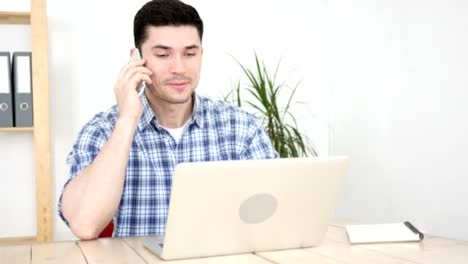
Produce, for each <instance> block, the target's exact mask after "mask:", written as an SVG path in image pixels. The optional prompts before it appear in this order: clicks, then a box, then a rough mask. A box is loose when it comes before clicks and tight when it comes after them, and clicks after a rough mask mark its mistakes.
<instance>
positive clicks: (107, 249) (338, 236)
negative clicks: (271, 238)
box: [0, 224, 468, 264]
mask: <svg viewBox="0 0 468 264" xmlns="http://www.w3.org/2000/svg"><path fill="white" fill-rule="evenodd" d="M23 263H28V264H46V263H47V264H52V263H54V264H55V263H57V264H61V263H67V264H74V263H79V264H81V263H88V264H98V263H99V264H102V263H109V264H120V263H131V264H140V263H142V264H146V263H177V264H214V263H219V264H238V263H239V264H268V263H288V264H308V263H327V264H330V263H359V264H362V263H372V264H374V263H378V264H404V263H424V264H432V263H444V264H445V263H449V264H457V263H460V264H461V263H463V264H467V263H468V242H467V241H456V240H450V239H444V238H439V237H433V236H432V237H431V236H426V238H425V239H424V241H423V242H421V243H392V244H372V245H370V244H369V245H349V243H348V240H347V237H346V232H345V229H344V227H343V225H341V224H334V225H330V226H329V229H328V233H327V236H326V239H325V240H324V242H323V244H322V245H321V246H320V247H315V248H305V249H293V250H282V251H273V252H261V253H256V254H243V255H232V256H224V257H212V258H200V259H189V260H178V261H162V260H161V259H159V258H158V257H156V256H155V255H153V254H152V253H151V252H149V251H148V250H146V249H145V248H144V247H143V245H142V244H141V241H140V239H139V238H137V237H132V238H123V239H122V238H119V239H117V238H113V239H109V238H107V239H99V240H93V241H77V242H57V243H46V244H32V245H16V246H0V264H23Z"/></svg>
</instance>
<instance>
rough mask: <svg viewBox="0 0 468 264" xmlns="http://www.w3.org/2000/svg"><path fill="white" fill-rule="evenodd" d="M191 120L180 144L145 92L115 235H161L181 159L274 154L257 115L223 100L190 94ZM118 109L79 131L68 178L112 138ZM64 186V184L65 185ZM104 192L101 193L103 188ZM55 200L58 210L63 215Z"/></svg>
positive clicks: (183, 160) (88, 161)
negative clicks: (158, 115) (173, 180)
mask: <svg viewBox="0 0 468 264" xmlns="http://www.w3.org/2000/svg"><path fill="white" fill-rule="evenodd" d="M194 98H195V103H194V109H193V114H192V117H191V119H190V120H189V121H188V125H187V126H186V127H185V129H184V132H183V134H182V138H181V139H180V142H179V143H178V144H176V142H175V141H174V139H173V138H172V137H171V135H170V134H169V133H168V132H167V131H166V130H165V129H164V128H163V127H161V125H160V124H159V123H158V120H157V119H156V116H155V115H154V113H153V111H152V110H151V108H150V106H149V103H148V101H147V99H146V97H145V96H142V103H143V114H142V117H141V119H140V121H139V123H138V125H137V129H136V132H135V135H134V138H133V143H132V146H131V149H130V153H129V159H128V164H127V172H126V177H125V183H124V190H123V193H122V198H121V200H120V204H119V207H118V209H117V212H116V214H115V216H114V225H115V228H114V236H118V237H121V236H143V235H161V234H164V230H165V227H166V220H167V213H168V208H169V198H170V194H171V183H172V174H173V172H174V167H175V165H176V164H178V163H182V162H199V161H216V160H240V159H270V158H276V157H277V153H276V152H275V151H274V149H273V147H272V145H271V142H270V139H269V138H268V136H267V135H266V133H265V132H264V130H263V128H262V127H261V126H260V125H259V124H258V122H257V120H256V118H255V117H254V116H253V115H251V114H249V113H247V112H245V111H243V110H241V109H239V108H237V107H235V106H231V105H228V104H225V103H222V102H215V101H212V100H210V99H208V98H205V97H202V96H199V95H197V94H195V95H194ZM118 115H119V114H118V108H117V106H113V107H112V108H110V109H109V110H108V111H107V112H104V113H99V114H97V115H96V116H95V117H94V118H93V119H92V120H91V121H89V122H88V123H87V124H86V125H85V126H84V128H83V129H82V130H81V132H80V134H79V136H78V139H77V140H76V143H75V144H74V146H73V149H72V151H71V152H70V154H69V156H68V159H67V163H68V165H69V167H70V178H69V180H68V181H67V182H66V183H65V186H66V185H67V184H68V182H70V180H71V179H73V178H74V177H75V176H76V175H78V174H79V173H80V172H81V171H82V170H83V169H84V168H86V167H87V166H88V165H89V164H91V162H93V160H94V159H95V158H96V156H97V155H98V154H99V151H100V149H101V148H102V146H103V145H104V143H105V142H106V141H107V139H108V138H109V137H110V135H111V133H112V131H113V128H114V125H115V122H116V121H117V118H118ZM64 188H65V187H64ZM102 188H103V190H102V191H103V193H105V186H103V187H102ZM61 199H62V197H60V199H59V204H58V211H59V215H60V217H61V218H62V219H63V220H64V221H65V223H67V221H66V220H65V219H64V217H63V214H62V211H61Z"/></svg>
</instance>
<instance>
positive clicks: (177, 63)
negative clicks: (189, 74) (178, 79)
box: [171, 56, 185, 73]
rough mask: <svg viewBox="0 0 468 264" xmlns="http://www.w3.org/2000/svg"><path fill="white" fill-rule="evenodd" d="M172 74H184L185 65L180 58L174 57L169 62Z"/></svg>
mask: <svg viewBox="0 0 468 264" xmlns="http://www.w3.org/2000/svg"><path fill="white" fill-rule="evenodd" d="M171 72H172V73H185V63H184V60H183V58H182V56H174V57H173V59H172V62H171Z"/></svg>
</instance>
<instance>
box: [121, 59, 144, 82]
mask: <svg viewBox="0 0 468 264" xmlns="http://www.w3.org/2000/svg"><path fill="white" fill-rule="evenodd" d="M145 63H146V60H145V59H141V60H136V61H131V62H129V63H128V64H127V65H124V66H123V67H122V68H121V69H120V72H119V75H118V79H119V80H122V79H123V78H124V77H125V75H127V73H128V72H129V71H130V70H131V69H133V68H135V67H142V66H143V65H144V64H145Z"/></svg>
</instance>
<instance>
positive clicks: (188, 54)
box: [186, 53, 197, 57]
mask: <svg viewBox="0 0 468 264" xmlns="http://www.w3.org/2000/svg"><path fill="white" fill-rule="evenodd" d="M186 55H187V56H189V57H193V56H195V55H197V54H196V53H187V54H186Z"/></svg>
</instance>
